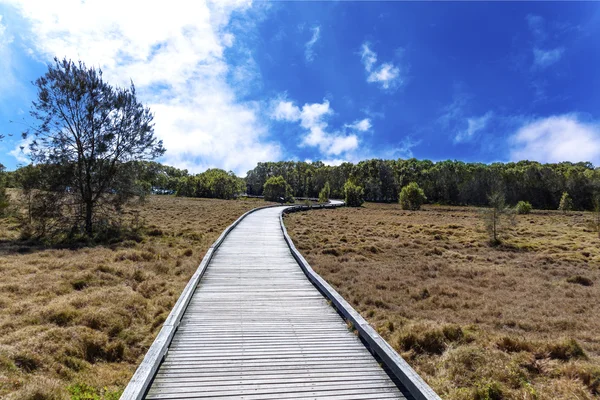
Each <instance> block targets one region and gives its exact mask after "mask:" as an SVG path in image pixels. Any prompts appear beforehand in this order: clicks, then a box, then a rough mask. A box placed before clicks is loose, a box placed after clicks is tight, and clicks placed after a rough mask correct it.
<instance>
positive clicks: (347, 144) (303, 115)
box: [271, 99, 370, 156]
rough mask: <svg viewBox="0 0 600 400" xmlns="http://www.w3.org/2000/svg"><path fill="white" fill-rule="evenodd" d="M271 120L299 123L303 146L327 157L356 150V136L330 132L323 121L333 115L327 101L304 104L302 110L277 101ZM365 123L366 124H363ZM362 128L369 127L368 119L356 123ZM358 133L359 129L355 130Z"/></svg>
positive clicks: (357, 140)
mask: <svg viewBox="0 0 600 400" xmlns="http://www.w3.org/2000/svg"><path fill="white" fill-rule="evenodd" d="M272 110H273V111H272V112H271V118H273V119H274V120H278V121H287V122H300V126H301V127H302V128H303V129H304V130H305V131H306V134H305V135H304V137H303V138H302V143H301V144H302V145H303V146H310V147H317V148H318V149H319V151H320V152H321V153H322V154H324V155H327V156H331V155H334V156H337V155H340V154H343V153H347V152H349V151H352V150H355V149H356V148H358V144H359V139H358V136H357V135H356V134H349V135H346V134H344V133H342V132H330V131H329V130H328V124H327V122H326V121H325V119H326V118H327V117H328V116H330V115H332V114H333V110H332V109H331V107H330V105H329V101H328V100H326V99H325V100H323V102H322V103H312V104H308V103H307V104H304V106H302V108H299V107H298V106H296V105H295V104H294V103H293V102H291V101H287V100H281V99H280V100H277V101H275V102H274V103H273V104H272ZM365 121H366V122H365ZM356 124H358V126H359V127H361V128H364V127H365V126H366V124H368V125H369V127H370V122H369V120H368V119H366V120H362V121H357V122H355V123H354V124H352V125H345V126H346V127H347V126H354V125H356ZM355 130H356V131H360V129H358V128H357V129H355Z"/></svg>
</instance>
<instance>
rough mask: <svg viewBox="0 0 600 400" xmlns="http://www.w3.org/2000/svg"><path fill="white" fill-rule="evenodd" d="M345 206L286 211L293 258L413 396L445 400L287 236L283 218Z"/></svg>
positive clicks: (338, 204)
mask: <svg viewBox="0 0 600 400" xmlns="http://www.w3.org/2000/svg"><path fill="white" fill-rule="evenodd" d="M343 205H344V203H342V202H335V203H330V204H327V205H321V206H315V207H312V206H292V207H289V208H286V209H285V210H284V211H283V212H282V214H281V215H280V216H279V222H280V225H281V230H282V231H283V236H284V238H285V241H286V242H287V244H288V246H289V248H290V251H291V252H292V256H293V257H294V259H296V261H297V262H298V264H299V265H300V267H301V268H302V270H303V271H304V273H305V274H306V276H307V277H308V279H309V280H310V281H311V282H312V283H313V285H315V286H316V287H317V289H319V291H320V292H321V293H322V294H323V295H324V296H325V297H326V298H327V299H329V300H330V301H331V302H332V303H333V305H334V306H335V308H336V309H337V310H338V311H339V312H340V313H341V314H342V316H343V317H344V318H345V319H346V320H347V321H349V322H351V323H352V325H353V326H354V328H355V329H356V330H357V331H358V334H359V335H360V337H361V338H362V339H363V340H364V341H365V342H366V343H367V344H368V345H369V348H370V350H371V351H372V352H374V353H375V354H376V355H377V356H378V357H379V358H380V359H381V361H382V362H383V363H384V364H385V365H386V366H387V367H388V369H389V370H390V371H391V372H392V373H393V374H394V376H395V377H396V378H397V379H398V380H399V381H400V382H401V383H402V384H403V385H404V386H405V387H406V388H407V389H408V391H409V392H410V394H411V395H412V396H413V397H414V398H415V399H417V400H441V398H440V397H439V396H438V395H437V394H436V393H435V392H434V391H433V389H431V387H430V386H429V385H428V384H427V383H426V382H425V381H424V380H423V378H421V376H419V374H417V372H416V371H415V370H414V369H412V367H411V366H410V365H408V363H407V362H406V361H405V360H404V359H403V358H402V357H401V356H400V355H399V354H398V353H397V352H396V351H395V350H394V349H393V348H392V347H391V346H390V345H389V344H388V343H387V342H386V341H385V340H384V339H383V338H382V337H381V336H379V334H378V333H377V331H375V329H373V328H372V327H371V326H370V325H369V323H368V322H367V321H366V320H365V319H364V318H363V317H362V316H361V315H360V314H359V313H358V312H357V311H356V310H355V309H354V308H353V307H352V306H351V305H350V304H349V303H348V302H347V301H346V300H344V298H343V297H342V296H341V295H340V294H339V293H338V292H337V291H336V290H335V289H334V288H332V287H331V286H330V285H329V284H328V283H327V282H325V280H324V279H323V278H321V276H320V275H319V274H317V273H316V272H315V271H314V270H313V269H312V267H311V266H310V264H309V263H308V262H307V261H306V259H304V257H303V256H302V254H300V252H299V251H298V250H297V249H296V246H295V245H294V242H292V239H291V238H290V236H289V235H288V233H287V230H286V228H285V225H284V224H283V214H287V213H290V212H297V211H303V210H308V209H310V208H334V207H340V206H343Z"/></svg>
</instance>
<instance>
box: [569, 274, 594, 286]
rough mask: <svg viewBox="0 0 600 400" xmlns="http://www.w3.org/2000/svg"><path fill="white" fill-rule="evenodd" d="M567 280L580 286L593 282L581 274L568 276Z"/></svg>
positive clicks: (589, 284)
mask: <svg viewBox="0 0 600 400" xmlns="http://www.w3.org/2000/svg"><path fill="white" fill-rule="evenodd" d="M567 282H569V283H574V284H576V285H581V286H592V285H593V284H594V282H593V281H592V280H591V279H590V278H586V277H585V276H581V275H575V276H570V277H568V278H567Z"/></svg>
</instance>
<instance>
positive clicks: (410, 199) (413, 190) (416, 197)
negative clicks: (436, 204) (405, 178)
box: [399, 182, 427, 210]
mask: <svg viewBox="0 0 600 400" xmlns="http://www.w3.org/2000/svg"><path fill="white" fill-rule="evenodd" d="M425 200H427V197H425V192H423V189H421V188H420V187H419V185H418V184H417V183H416V182H411V183H409V184H408V185H406V186H404V187H403V188H402V190H401V191H400V199H399V202H400V206H401V207H402V209H403V210H419V209H420V208H421V205H422V204H423V203H424V202H425Z"/></svg>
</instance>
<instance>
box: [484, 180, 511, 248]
mask: <svg viewBox="0 0 600 400" xmlns="http://www.w3.org/2000/svg"><path fill="white" fill-rule="evenodd" d="M488 201H489V208H486V209H485V210H484V211H483V220H484V222H485V227H486V229H487V231H488V234H489V239H490V244H491V245H492V246H497V245H499V244H500V243H501V242H502V234H503V233H504V232H506V230H507V229H508V228H509V227H510V226H512V225H514V223H515V219H514V213H513V210H511V209H510V207H508V206H507V205H506V202H505V200H504V194H503V193H502V192H500V191H494V192H492V194H490V195H489V196H488Z"/></svg>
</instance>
